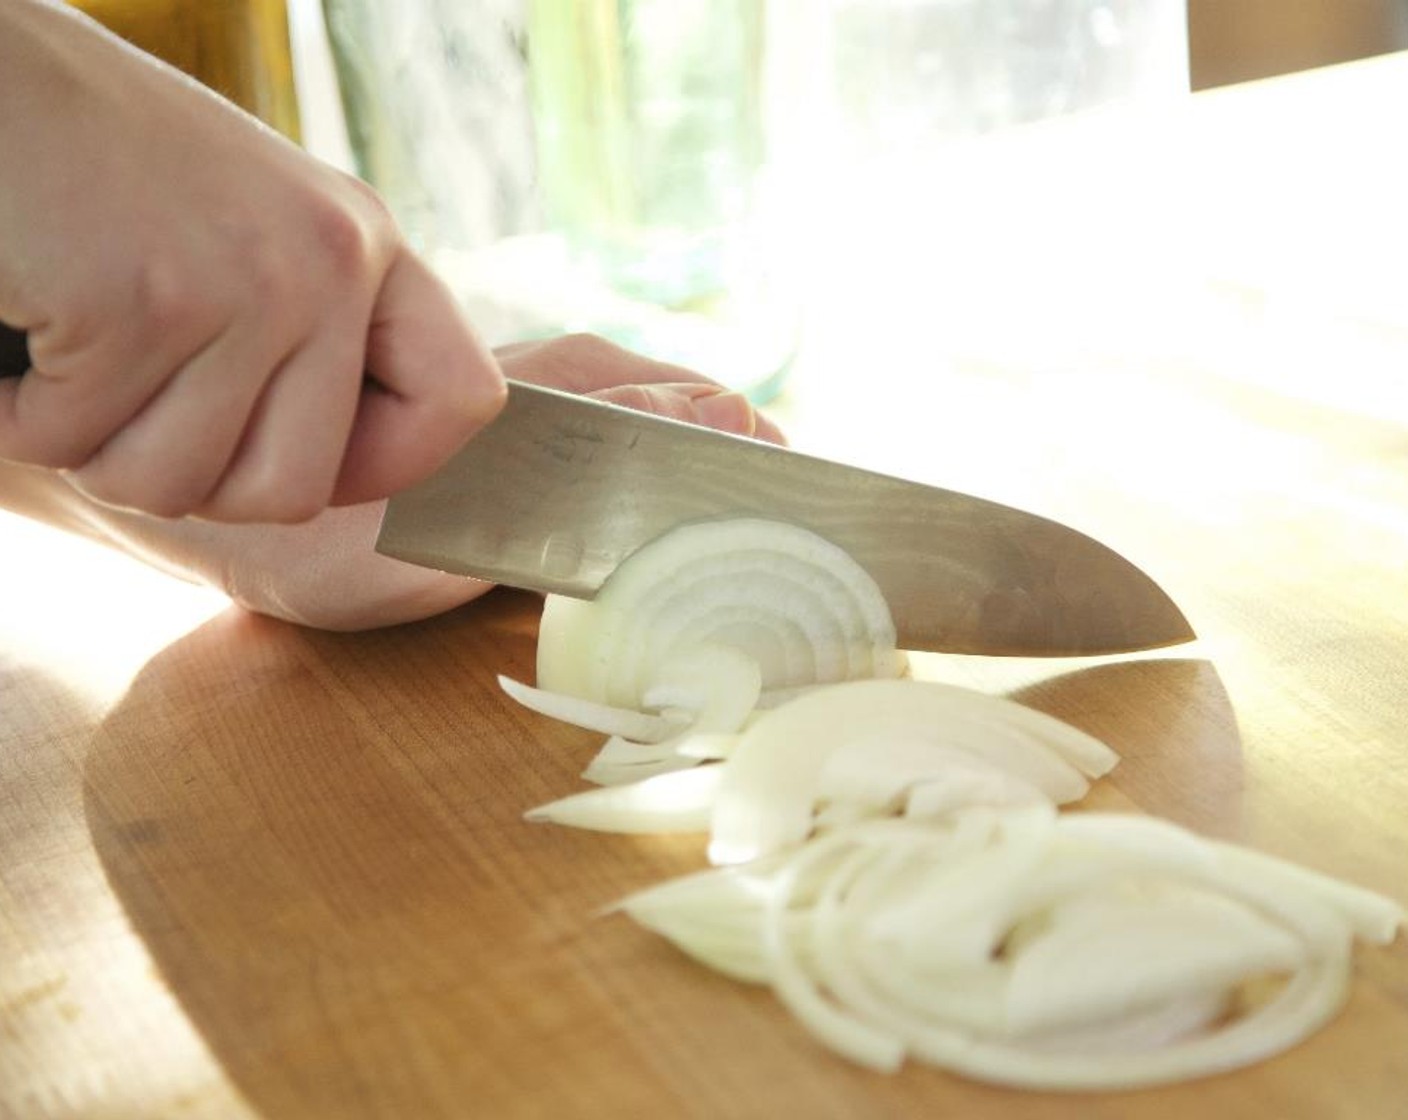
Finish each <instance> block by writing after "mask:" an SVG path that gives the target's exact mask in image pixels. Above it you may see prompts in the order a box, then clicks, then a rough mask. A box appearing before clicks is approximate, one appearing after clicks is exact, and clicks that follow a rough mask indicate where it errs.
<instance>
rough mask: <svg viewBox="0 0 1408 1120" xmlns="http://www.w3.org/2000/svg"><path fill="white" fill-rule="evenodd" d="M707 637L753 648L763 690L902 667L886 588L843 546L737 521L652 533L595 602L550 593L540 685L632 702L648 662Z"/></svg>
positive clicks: (792, 529)
mask: <svg viewBox="0 0 1408 1120" xmlns="http://www.w3.org/2000/svg"><path fill="white" fill-rule="evenodd" d="M708 645H713V646H725V647H731V648H733V649H735V650H737V651H739V652H741V653H744V654H747V655H748V656H749V657H751V658H752V659H753V660H754V661H755V662H756V663H757V665H758V666H759V669H760V671H761V678H762V687H764V688H766V689H775V688H789V687H793V686H796V685H803V684H813V683H818V682H825V681H836V680H846V679H851V678H860V677H873V676H886V677H889V676H896V675H898V674H899V673H900V672H901V671H902V670H903V668H904V658H903V656H902V655H900V654H899V653H898V652H897V651H896V649H895V631H894V624H893V622H892V621H891V618H890V612H889V608H888V606H887V605H886V603H885V600H884V597H883V596H882V595H881V594H880V591H879V588H878V587H876V585H875V582H874V580H872V579H871V578H870V576H869V575H868V574H867V573H866V572H865V571H864V569H862V568H861V567H860V566H859V565H858V564H857V563H856V562H855V561H854V560H853V559H851V557H850V556H849V555H848V554H847V553H846V552H845V551H844V550H842V549H840V548H837V547H836V546H835V545H833V544H831V543H830V542H828V541H826V540H824V539H822V538H821V537H819V536H817V535H816V534H815V533H812V532H810V531H808V530H806V529H802V528H799V527H797V526H793V525H787V524H784V523H781V522H775V521H766V520H761V519H756V518H737V519H731V520H725V521H707V522H700V523H697V524H691V525H683V526H680V527H679V528H677V529H674V530H672V531H671V532H669V533H667V534H666V535H665V536H663V537H660V538H659V539H658V540H655V541H653V542H651V543H650V544H648V545H646V546H645V547H643V548H642V549H640V550H639V551H638V552H636V553H635V554H634V555H632V556H630V557H629V558H627V559H626V561H625V562H623V563H622V564H621V566H620V567H619V568H617V569H616V571H614V572H613V573H612V574H611V576H610V578H609V579H608V580H607V581H606V583H605V585H604V586H603V587H602V589H601V591H600V592H599V593H598V595H597V597H596V599H595V600H593V601H592V602H589V603H588V602H581V601H578V600H574V599H566V598H563V597H561V596H549V597H548V600H547V602H546V604H545V605H544V610H543V619H542V624H541V627H540V629H539V638H538V685H539V687H541V688H545V689H548V690H550V691H554V692H565V693H569V694H571V695H576V696H582V697H585V698H587V699H592V700H597V701H601V702H604V703H607V704H610V705H613V706H617V707H628V708H629V707H640V706H641V703H642V695H643V693H644V691H645V689H646V688H647V687H648V686H649V684H650V681H651V677H652V674H653V672H654V671H655V669H656V668H658V667H659V666H660V665H661V664H663V663H664V662H665V661H666V660H667V658H669V657H670V656H671V655H673V654H676V653H680V652H683V651H688V650H691V649H695V648H697V647H700V646H708Z"/></svg>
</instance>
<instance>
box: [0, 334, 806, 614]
mask: <svg viewBox="0 0 1408 1120" xmlns="http://www.w3.org/2000/svg"><path fill="white" fill-rule="evenodd" d="M497 355H498V358H499V361H500V362H501V364H502V366H503V369H504V372H505V373H506V374H507V375H508V376H510V377H513V378H516V379H518V380H521V381H528V382H533V383H535V384H539V385H546V386H549V387H551V388H556V389H563V390H566V391H568V392H574V393H582V394H586V395H590V396H593V397H597V398H600V399H604V400H610V401H613V402H615V403H618V404H622V405H626V406H628V407H636V408H640V409H642V410H643V411H648V412H655V413H658V414H660V415H663V416H669V417H671V418H673V419H676V420H683V421H687V422H691V423H696V424H700V425H703V426H706V427H713V428H718V429H720V430H722V431H728V432H733V433H735V434H739V435H752V436H756V437H757V438H761V439H766V440H769V441H771V442H775V443H781V442H782V434H781V432H779V431H778V429H777V427H776V425H774V424H773V423H772V422H771V421H770V420H767V419H766V418H765V417H763V416H762V415H760V414H759V413H757V412H755V411H754V410H753V408H752V406H751V405H749V403H748V402H747V401H746V400H745V399H744V398H743V397H741V396H739V395H738V394H735V393H728V392H725V391H724V390H723V389H722V387H721V386H719V385H717V384H715V383H714V382H712V381H710V380H708V379H707V378H705V377H701V376H700V375H699V374H696V373H693V372H691V371H689V370H685V369H681V368H680V367H678V366H670V365H665V364H663V363H660V362H654V361H651V360H649V359H647V358H643V357H641V356H640V355H638V354H633V353H630V352H629V351H626V350H622V349H621V348H619V347H617V346H613V345H612V344H611V343H609V342H605V341H603V340H602V339H599V338H594V337H591V336H589V335H570V336H567V337H565V338H560V339H554V340H552V341H550V342H534V343H525V344H521V345H516V346H509V347H505V348H503V349H501V350H499V351H497ZM25 473H26V477H27V478H28V480H29V482H30V484H31V485H33V486H37V487H40V488H42V490H43V493H39V494H35V495H34V496H32V497H31V498H30V499H29V500H28V501H26V500H24V499H25V495H24V493H23V486H24V483H25V482H26V478H20V479H18V480H16V479H15V478H10V479H6V478H5V476H4V473H3V471H0V496H4V497H6V498H7V499H8V504H9V505H11V506H12V508H18V509H19V511H20V512H25V513H29V514H30V515H32V516H38V517H41V518H43V519H46V520H49V521H53V522H58V523H61V524H65V525H66V526H68V527H70V528H79V529H82V530H83V531H87V532H90V533H94V534H95V535H100V536H102V537H103V538H104V539H107V540H108V541H110V542H113V543H117V544H118V545H119V546H121V547H123V548H124V549H126V550H127V551H129V552H133V553H135V554H137V555H139V556H142V557H144V558H145V559H147V560H148V561H150V562H153V563H156V564H158V565H161V566H165V567H167V568H170V569H173V570H175V571H176V572H178V573H179V574H183V575H186V576H187V577H194V578H196V579H199V580H201V581H203V582H206V583H210V584H213V585H215V586H217V587H220V588H222V589H224V590H225V591H226V592H227V593H228V594H229V595H230V597H231V598H232V599H234V600H235V602H237V603H240V604H242V605H243V606H245V607H247V608H249V609H250V610H253V611H257V612H260V613H262V614H269V615H274V616H276V617H278V618H284V619H289V620H292V621H294V622H299V623H303V624H305V625H308V626H315V627H319V628H321V629H329V630H360V629H367V628H370V627H374V626H387V625H391V624H393V623H398V622H408V621H411V620H414V619H418V618H426V617H429V616H430V615H434V614H438V613H440V612H442V611H446V610H449V609H451V608H452V607H456V606H459V605H460V604H462V603H466V602H468V601H470V600H471V599H474V598H476V597H477V596H479V595H482V594H483V593H484V592H485V591H488V590H489V588H490V585H489V584H487V583H481V582H479V581H476V580H469V579H463V578H461V577H459V576H450V575H446V574H444V573H443V572H435V571H431V570H430V569H428V568H420V567H416V566H415V565H412V564H403V563H401V562H400V561H397V560H392V559H390V558H389V557H386V556H382V555H381V554H379V553H377V552H375V551H373V548H372V545H373V542H374V541H375V539H376V534H377V529H378V527H379V526H380V524H381V514H382V509H383V505H384V503H382V502H373V503H367V504H362V505H355V506H350V507H347V508H342V509H328V510H326V511H324V512H323V513H321V514H319V515H318V516H317V517H315V518H313V519H312V520H311V521H308V522H306V523H304V524H300V525H227V524H215V523H212V522H203V521H192V520H185V521H164V520H160V519H157V518H152V517H145V516H141V515H138V514H133V513H127V512H123V511H116V510H103V509H95V508H93V507H92V506H91V505H90V504H84V505H83V508H81V509H74V508H72V506H73V503H74V502H75V501H81V499H79V498H78V496H77V495H75V494H74V493H73V492H72V491H71V490H68V491H67V494H66V495H62V494H61V495H59V498H58V499H56V497H55V495H54V493H53V482H54V480H53V478H52V477H48V478H45V477H43V476H44V475H45V474H49V475H52V472H37V471H30V472H25ZM7 484H8V492H7ZM16 494H18V496H19V500H18V501H17V500H16ZM61 504H65V505H67V507H68V508H56V507H57V506H60V505H61ZM95 522H96V523H97V524H95Z"/></svg>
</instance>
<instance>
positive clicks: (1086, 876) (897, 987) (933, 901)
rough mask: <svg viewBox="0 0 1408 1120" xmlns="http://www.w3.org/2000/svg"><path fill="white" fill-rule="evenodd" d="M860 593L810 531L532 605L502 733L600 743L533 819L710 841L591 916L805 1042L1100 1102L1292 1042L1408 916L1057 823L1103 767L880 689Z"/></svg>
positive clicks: (892, 679)
mask: <svg viewBox="0 0 1408 1120" xmlns="http://www.w3.org/2000/svg"><path fill="white" fill-rule="evenodd" d="M904 666H905V663H904V658H903V656H902V655H901V654H899V653H898V652H897V651H896V650H895V632H894V627H893V625H892V623H891V619H890V615H889V612H888V609H887V608H886V606H885V603H884V601H883V599H882V598H881V596H880V593H879V590H878V588H876V586H875V584H874V582H873V581H872V580H871V579H870V577H869V576H868V575H867V574H866V573H865V572H864V571H863V570H862V569H861V568H860V567H859V566H858V565H856V564H855V563H854V561H852V560H851V558H850V557H848V556H847V555H846V554H845V553H844V552H842V551H841V550H839V549H837V548H835V547H834V546H833V545H831V544H829V543H828V542H826V541H824V540H822V539H821V538H819V537H817V536H815V535H814V534H812V533H809V532H807V531H806V530H802V529H798V528H795V527H791V526H786V525H780V524H777V523H773V522H766V521H760V520H755V519H742V520H736V521H723V522H707V523H700V524H697V525H691V526H685V527H683V528H681V529H678V530H675V531H674V532H672V533H670V534H667V535H666V536H664V537H662V538H660V539H659V540H658V541H656V542H653V543H652V544H650V545H648V546H646V547H645V548H643V549H641V550H640V551H639V552H637V553H636V554H635V555H633V556H632V557H631V558H630V559H628V560H627V561H626V562H625V563H624V564H623V565H622V566H621V567H620V568H619V569H618V570H617V571H616V572H615V573H614V574H613V575H612V577H611V578H610V579H609V580H608V581H607V584H606V585H605V586H604V587H603V589H602V591H601V594H600V595H599V597H598V598H597V600H596V601H595V602H591V603H584V602H578V601H575V600H569V599H562V598H558V597H553V596H549V598H548V601H547V604H546V606H545V609H544V614H543V623H542V628H541V632H540V644H539V650H538V687H537V688H531V687H529V686H526V685H523V684H520V683H518V682H514V681H510V680H507V679H503V687H504V689H505V690H506V691H507V692H508V694H509V695H510V696H512V697H514V698H515V699H516V700H518V701H520V702H521V703H523V704H525V705H526V706H528V707H530V708H532V709H533V710H535V711H538V712H540V713H542V714H545V715H548V716H551V717H553V718H557V719H562V720H566V721H568V722H572V723H575V724H577V725H579V726H581V727H585V728H589V729H592V730H595V731H597V732H599V733H602V734H605V735H607V736H608V739H607V741H606V743H605V744H604V745H603V747H602V748H601V750H600V751H599V752H598V754H597V755H596V757H595V758H594V759H593V760H592V761H591V763H590V764H589V765H588V766H587V768H586V770H585V772H584V777H586V778H588V779H589V780H592V781H595V782H597V783H599V785H600V788H597V789H592V790H587V791H585V792H582V793H577V794H574V795H571V796H567V797H564V798H561V799H559V800H557V801H554V802H551V803H549V804H547V805H544V806H540V807H539V808H537V809H534V810H531V811H530V812H529V813H528V814H526V815H527V817H528V818H529V819H532V820H544V821H552V822H555V823H559V824H566V825H572V826H574V827H579V828H588V829H599V830H609V831H616V832H678V831H691V832H704V831H706V830H707V831H708V832H709V841H708V857H709V859H710V861H711V862H712V863H714V864H715V865H716V866H715V867H714V868H713V869H711V870H709V871H706V872H701V873H697V874H694V875H690V876H686V877H684V878H681V879H678V880H674V881H671V882H668V883H664V884H659V885H657V886H655V887H652V888H649V889H647V890H644V891H640V892H637V893H636V894H634V895H632V896H630V897H629V898H627V899H625V900H623V901H622V902H621V903H619V904H618V906H617V907H615V909H619V910H621V911H622V912H624V913H626V914H628V915H629V916H630V917H631V918H632V919H633V920H634V921H636V922H637V923H639V924H640V925H642V926H644V927H646V928H648V929H650V930H653V931H654V932H656V933H658V934H659V935H661V936H663V937H665V938H667V939H668V940H669V941H670V942H672V943H673V944H674V945H675V946H677V947H678V948H679V949H680V950H681V951H682V952H684V953H686V954H688V955H689V956H691V957H693V958H694V959H695V960H697V961H699V962H701V963H703V964H705V965H707V966H708V967H710V968H713V969H715V970H717V971H719V972H721V973H723V974H725V975H727V976H730V977H733V978H735V979H737V980H741V981H746V982H750V983H757V984H766V985H769V986H770V987H771V988H772V989H773V991H774V992H775V994H776V995H777V997H778V998H779V999H780V1000H781V1001H782V1003H783V1004H784V1005H786V1006H787V1007H788V1008H789V1009H790V1010H791V1011H792V1012H793V1014H794V1015H795V1016H796V1017H797V1019H798V1020H799V1021H800V1022H801V1023H802V1024H803V1025H804V1026H805V1027H806V1029H807V1030H809V1031H810V1032H811V1033H812V1034H813V1035H814V1036H815V1037H816V1038H817V1039H819V1040H820V1041H821V1042H822V1043H824V1044H825V1045H827V1046H828V1047H830V1048H832V1049H833V1050H835V1051H837V1052H838V1053H840V1054H842V1055H844V1056H846V1057H848V1058H850V1059H851V1060H853V1061H855V1062H857V1063H859V1064H861V1065H864V1066H866V1067H869V1068H871V1069H875V1070H882V1071H891V1070H895V1069H897V1068H899V1067H900V1066H901V1065H902V1064H903V1063H904V1061H905V1060H906V1058H907V1057H908V1058H913V1059H916V1060H920V1061H924V1062H928V1063H931V1064H934V1065H937V1066H940V1067H942V1068H945V1069H947V1070H950V1071H952V1072H954V1073H956V1074H959V1075H962V1076H966V1077H970V1078H974V1079H978V1080H982V1081H986V1082H991V1083H994V1084H1000V1085H1008V1086H1017V1087H1026V1088H1043V1089H1061V1090H1092V1089H1124V1088H1134V1087H1138V1086H1145V1085H1154V1084H1160V1083H1164V1082H1170V1081H1176V1080H1182V1079H1185V1078H1191V1077H1199V1076H1204V1075H1207V1074H1211V1073H1215V1072H1219V1071H1223V1070H1229V1069H1234V1068H1237V1067H1239V1066H1244V1065H1246V1064H1248V1063H1251V1062H1254V1061H1257V1060H1259V1059H1261V1058H1265V1057H1267V1056H1270V1055H1272V1054H1275V1053H1278V1052H1280V1051H1282V1050H1284V1049H1286V1048H1287V1047H1290V1046H1292V1045H1294V1044H1295V1043H1296V1042H1298V1041H1299V1040H1301V1039H1303V1038H1304V1037H1306V1036H1307V1035H1308V1034H1309V1033H1311V1032H1312V1031H1314V1030H1316V1029H1317V1028H1318V1027H1320V1026H1321V1025H1323V1024H1324V1023H1326V1022H1327V1021H1328V1020H1329V1019H1330V1018H1331V1017H1333V1016H1334V1015H1335V1014H1336V1013H1337V1011H1338V1010H1339V1008H1340V1007H1341V1006H1342V1004H1343V1002H1344V1000H1345V996H1346V993H1347V991H1348V985H1349V979H1350V963H1351V954H1352V949H1353V942H1354V939H1355V937H1356V936H1357V937H1359V938H1361V939H1363V940H1367V941H1371V942H1378V943H1383V944H1386V943H1388V942H1389V941H1391V940H1393V938H1394V937H1395V936H1396V935H1397V931H1398V929H1399V927H1400V926H1401V924H1402V923H1403V921H1404V911H1403V909H1402V907H1400V906H1399V905H1397V904H1396V903H1394V902H1392V901H1391V900H1389V899H1386V898H1383V897H1382V896H1380V895H1377V894H1374V893H1373V892H1370V891H1366V890H1363V889H1361V888H1358V887H1354V886H1351V885H1349V884H1345V883H1341V882H1339V881H1338V880H1335V879H1333V878H1331V877H1329V876H1326V875H1321V874H1318V873H1315V872H1311V871H1307V870H1304V869H1301V868H1297V867H1294V866H1293V865H1291V864H1288V863H1285V862H1283V861H1280V860H1276V859H1272V858H1270V857H1267V856H1263V855H1258V854H1256V853H1254V852H1250V851H1247V850H1245V849H1242V848H1239V847H1237V846H1235V845H1231V844H1226V843H1220V842H1214V841H1209V840H1204V839H1202V838H1200V837H1198V836H1197V835H1195V834H1194V833H1191V832H1189V831H1187V830H1185V829H1182V828H1179V827H1177V826H1175V825H1173V824H1170V823H1168V822H1163V821H1158V820H1154V819H1152V818H1148V817H1140V816H1133V815H1122V814H1108V813H1089V814H1069V815H1067V814H1063V813H1060V812H1059V811H1058V809H1057V806H1058V805H1063V804H1068V803H1070V802H1073V801H1075V800H1077V799H1079V798H1080V797H1082V796H1083V795H1084V794H1085V793H1086V791H1087V790H1088V788H1089V784H1090V781H1091V780H1092V779H1095V778H1098V777H1100V776H1102V775H1104V774H1105V773H1107V772H1108V771H1109V770H1110V769H1111V767H1113V766H1114V765H1115V764H1116V762H1117V761H1118V756H1117V755H1116V754H1115V753H1114V751H1112V750H1111V749H1110V748H1109V747H1107V746H1106V745H1105V744H1103V743H1101V742H1100V741H1099V740H1097V739H1094V738H1092V737H1091V736H1089V735H1087V734H1085V733H1084V732H1082V731H1079V730H1078V729H1076V728H1074V727H1071V726H1069V725H1067V724H1065V723H1063V722H1061V721H1060V720H1057V719H1054V718H1052V717H1050V716H1047V715H1044V714H1042V713H1040V712H1037V711H1035V710H1033V709H1030V708H1026V707H1024V706H1023V705H1021V704H1018V703H1016V702H1014V701H1012V700H1008V699H1001V698H996V697H992V696H988V695H985V694H982V693H978V692H974V691H971V690H968V689H963V688H958V687H955V686H952V685H943V684H936V683H932V682H922V681H914V680H909V679H899V678H901V674H902V672H903V670H904Z"/></svg>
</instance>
